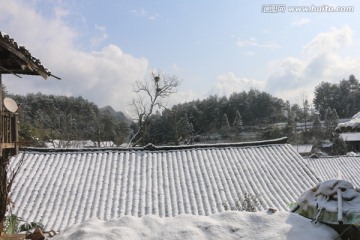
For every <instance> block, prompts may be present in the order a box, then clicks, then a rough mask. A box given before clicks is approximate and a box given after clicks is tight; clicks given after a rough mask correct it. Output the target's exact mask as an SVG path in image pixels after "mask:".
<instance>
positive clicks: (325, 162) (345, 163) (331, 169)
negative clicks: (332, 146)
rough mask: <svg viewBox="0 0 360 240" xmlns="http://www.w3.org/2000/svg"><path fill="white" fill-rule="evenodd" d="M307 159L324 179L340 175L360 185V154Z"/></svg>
mask: <svg viewBox="0 0 360 240" xmlns="http://www.w3.org/2000/svg"><path fill="white" fill-rule="evenodd" d="M306 161H307V162H308V163H309V165H310V166H311V167H312V168H313V169H314V171H315V173H316V175H317V176H319V178H321V180H322V181H325V180H330V179H335V178H337V177H339V178H340V179H343V180H347V181H349V182H351V183H352V184H353V185H354V187H357V188H359V187H360V156H340V157H324V158H309V159H306Z"/></svg>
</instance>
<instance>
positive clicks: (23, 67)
mask: <svg viewBox="0 0 360 240" xmlns="http://www.w3.org/2000/svg"><path fill="white" fill-rule="evenodd" d="M0 74H15V75H17V76H18V75H20V74H24V75H39V76H42V77H43V78H44V79H47V78H48V77H49V76H52V77H55V78H57V79H60V78H58V77H56V76H54V75H52V74H51V72H50V71H49V70H48V69H47V68H45V67H44V66H43V65H42V64H41V62H40V60H39V59H37V58H35V57H33V56H32V55H31V54H30V52H29V51H28V50H27V49H26V48H25V47H24V46H21V45H19V44H18V43H17V42H15V41H14V39H12V38H10V37H9V36H8V35H6V34H3V33H1V32H0Z"/></svg>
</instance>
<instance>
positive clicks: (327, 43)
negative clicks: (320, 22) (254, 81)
mask: <svg viewBox="0 0 360 240" xmlns="http://www.w3.org/2000/svg"><path fill="white" fill-rule="evenodd" d="M351 44H352V30H351V29H350V28H349V27H348V26H344V27H341V28H332V29H331V30H330V31H328V32H323V33H319V34H318V35H316V36H315V37H314V38H313V39H312V40H311V41H310V42H309V43H308V44H306V45H305V46H304V48H303V51H302V56H301V57H299V58H293V57H287V58H285V59H283V60H282V61H281V62H280V64H279V65H278V66H277V70H276V71H274V72H273V73H272V74H271V76H270V77H269V79H268V81H267V86H266V91H268V92H270V93H272V94H274V95H276V96H278V97H281V98H283V99H288V100H290V101H295V102H297V101H299V100H301V95H302V94H303V93H307V95H308V96H309V97H312V96H313V92H314V89H315V86H317V85H318V84H319V83H320V82H321V81H327V82H338V81H339V80H341V79H344V78H347V77H348V76H349V75H350V74H354V75H355V76H358V75H360V59H359V58H353V57H342V54H341V51H342V50H343V49H345V48H346V47H348V46H350V45H351Z"/></svg>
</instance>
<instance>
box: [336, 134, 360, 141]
mask: <svg viewBox="0 0 360 240" xmlns="http://www.w3.org/2000/svg"><path fill="white" fill-rule="evenodd" d="M339 135H340V137H341V138H342V139H343V140H344V141H345V142H359V141H360V132H350V133H340V134H339Z"/></svg>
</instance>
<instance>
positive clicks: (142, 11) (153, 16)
mask: <svg viewBox="0 0 360 240" xmlns="http://www.w3.org/2000/svg"><path fill="white" fill-rule="evenodd" d="M130 12H131V13H132V14H134V15H135V16H137V17H145V18H147V19H149V20H155V19H157V18H158V17H159V16H158V14H154V13H150V12H148V11H146V10H145V9H142V8H141V9H134V10H131V11H130Z"/></svg>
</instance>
